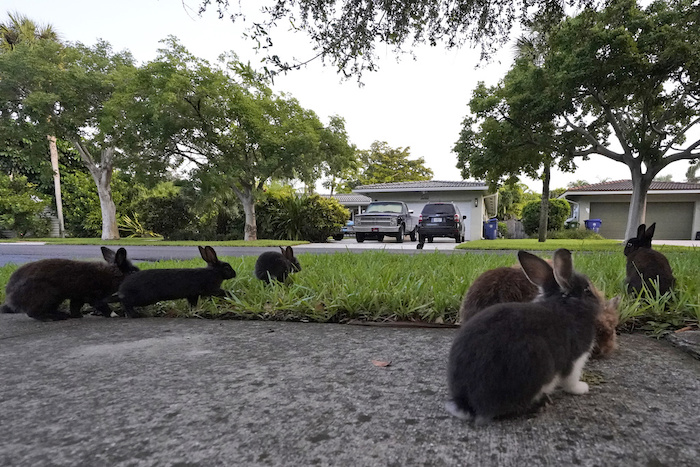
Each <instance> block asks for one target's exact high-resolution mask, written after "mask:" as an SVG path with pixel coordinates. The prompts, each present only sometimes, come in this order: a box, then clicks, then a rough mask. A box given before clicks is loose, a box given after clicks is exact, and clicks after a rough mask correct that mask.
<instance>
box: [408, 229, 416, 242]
mask: <svg viewBox="0 0 700 467" xmlns="http://www.w3.org/2000/svg"><path fill="white" fill-rule="evenodd" d="M408 235H409V236H410V237H411V241H412V242H415V241H416V229H413V230H411V232H410V233H409V234H408Z"/></svg>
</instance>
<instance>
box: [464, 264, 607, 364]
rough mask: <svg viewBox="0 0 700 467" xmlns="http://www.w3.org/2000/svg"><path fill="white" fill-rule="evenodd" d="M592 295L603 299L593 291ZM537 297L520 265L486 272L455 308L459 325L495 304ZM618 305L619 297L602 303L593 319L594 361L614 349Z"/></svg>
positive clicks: (532, 285)
mask: <svg viewBox="0 0 700 467" xmlns="http://www.w3.org/2000/svg"><path fill="white" fill-rule="evenodd" d="M550 264H551V263H550ZM504 284H507V286H504ZM594 291H595V293H596V294H598V295H600V297H604V294H603V293H602V292H601V291H599V290H597V289H596V288H595V287H594ZM538 293H539V289H538V287H537V286H536V285H535V284H533V283H532V282H530V280H529V279H528V278H527V276H526V275H525V273H524V272H523V270H522V269H521V268H520V265H516V266H512V267H500V268H496V269H490V270H488V271H486V272H484V273H483V274H481V275H480V276H479V277H477V278H476V279H475V280H474V282H472V285H471V286H470V287H469V290H467V293H466V294H465V295H464V300H463V301H462V305H461V306H460V308H459V317H460V321H461V323H462V324H464V323H465V322H467V321H468V320H469V319H471V318H472V317H474V316H476V314H477V313H480V312H481V311H483V310H485V309H486V308H488V307H490V306H492V305H496V304H497V303H507V302H525V303H526V302H531V301H533V300H534V299H535V298H536V297H537V295H538ZM619 305H620V297H613V298H611V299H610V300H605V302H604V305H603V311H602V313H600V314H599V315H598V317H597V319H596V340H595V346H594V347H593V352H592V354H591V355H592V357H594V358H600V357H606V356H608V355H609V354H610V353H612V352H613V351H614V350H615V349H617V331H616V329H617V325H618V324H619V322H620V315H619V313H618V311H617V309H618V307H619Z"/></svg>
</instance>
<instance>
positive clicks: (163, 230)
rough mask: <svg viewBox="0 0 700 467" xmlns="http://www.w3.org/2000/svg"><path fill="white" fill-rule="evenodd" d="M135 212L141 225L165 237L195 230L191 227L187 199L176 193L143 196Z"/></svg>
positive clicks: (179, 235)
mask: <svg viewBox="0 0 700 467" xmlns="http://www.w3.org/2000/svg"><path fill="white" fill-rule="evenodd" d="M137 213H138V219H139V221H140V222H141V224H143V227H145V228H146V229H148V230H152V231H153V232H155V233H157V234H160V235H162V236H163V237H165V238H167V239H173V237H181V236H182V234H181V233H182V232H184V231H188V230H192V231H195V230H196V229H191V227H192V226H191V223H192V222H191V220H192V218H193V216H192V215H191V213H190V210H189V206H188V203H187V201H186V200H185V199H184V198H182V197H181V196H179V195H178V194H177V193H170V194H168V195H166V196H150V197H147V198H144V199H142V200H141V202H140V203H139V208H138V211H137ZM178 239H179V238H178Z"/></svg>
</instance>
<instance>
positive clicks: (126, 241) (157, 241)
mask: <svg viewBox="0 0 700 467" xmlns="http://www.w3.org/2000/svg"><path fill="white" fill-rule="evenodd" d="M13 242H42V243H51V244H56V245H123V246H129V245H157V246H160V245H162V246H198V245H210V246H212V247H217V246H257V247H273V246H294V245H303V244H307V243H309V242H306V241H293V240H253V241H245V240H225V241H209V240H207V241H199V240H163V239H162V238H120V239H119V240H102V239H100V238H23V239H19V238H11V239H0V243H13Z"/></svg>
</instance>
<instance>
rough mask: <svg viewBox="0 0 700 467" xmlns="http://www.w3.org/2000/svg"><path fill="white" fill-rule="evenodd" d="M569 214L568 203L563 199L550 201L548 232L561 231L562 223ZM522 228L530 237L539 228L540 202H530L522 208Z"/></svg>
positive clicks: (569, 207)
mask: <svg viewBox="0 0 700 467" xmlns="http://www.w3.org/2000/svg"><path fill="white" fill-rule="evenodd" d="M570 212H571V206H570V205H569V202H568V201H566V200H564V199H550V200H549V213H548V215H547V228H548V230H562V229H563V228H564V221H566V219H568V217H569V213H570ZM522 220H523V227H524V228H525V233H527V234H528V235H532V234H534V233H537V232H538V231H539V228H540V202H539V201H530V202H529V203H527V204H526V205H525V207H523V219H522Z"/></svg>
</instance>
